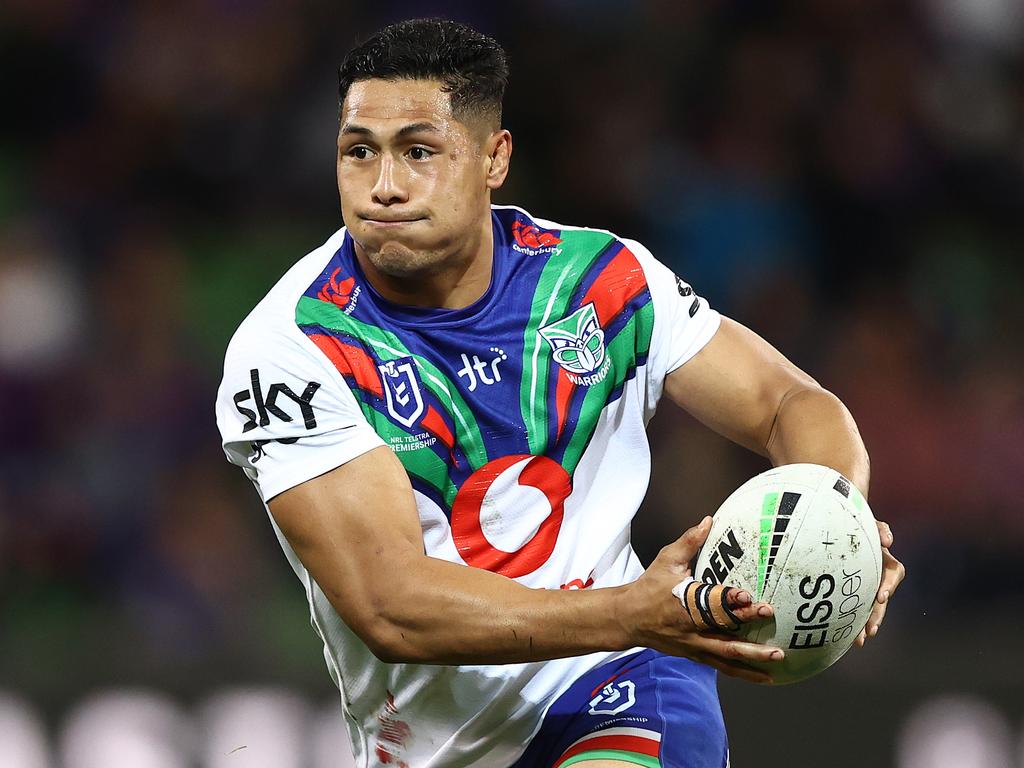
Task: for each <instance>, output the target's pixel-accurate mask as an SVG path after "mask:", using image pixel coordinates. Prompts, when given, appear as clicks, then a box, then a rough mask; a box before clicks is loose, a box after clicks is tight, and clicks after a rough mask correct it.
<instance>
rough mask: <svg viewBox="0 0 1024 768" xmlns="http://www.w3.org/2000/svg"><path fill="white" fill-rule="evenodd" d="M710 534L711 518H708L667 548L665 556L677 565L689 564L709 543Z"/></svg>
mask: <svg viewBox="0 0 1024 768" xmlns="http://www.w3.org/2000/svg"><path fill="white" fill-rule="evenodd" d="M710 532H711V517H710V516H708V517H705V518H704V519H703V520H701V521H700V522H699V523H697V525H695V526H693V528H690V529H688V530H687V531H686V533H684V534H683V535H682V536H680V537H679V538H678V539H676V540H675V541H674V542H672V543H671V544H669V545H668V546H667V547H665V550H666V552H665V554H666V555H668V556H669V558H670V559H671V560H674V561H675V562H677V563H681V564H684V565H685V564H688V563H689V562H690V561H691V560H692V559H693V558H694V555H696V554H697V552H699V551H700V548H701V546H702V545H703V544H704V542H705V541H707V538H708V534H709V533H710Z"/></svg>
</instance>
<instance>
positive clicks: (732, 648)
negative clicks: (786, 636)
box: [693, 634, 786, 664]
mask: <svg viewBox="0 0 1024 768" xmlns="http://www.w3.org/2000/svg"><path fill="white" fill-rule="evenodd" d="M693 645H694V647H695V648H696V649H697V651H699V652H700V653H704V654H706V655H708V656H714V657H715V658H717V659H720V660H721V661H728V662H731V661H738V662H741V663H749V662H757V663H759V664H774V663H777V662H780V661H782V660H783V659H784V658H785V657H786V655H785V653H783V651H782V649H781V648H776V647H774V646H771V645H762V644H761V643H748V642H746V641H744V640H737V639H735V638H733V637H731V636H729V635H711V634H703V635H699V636H698V637H696V638H695V639H694V641H693Z"/></svg>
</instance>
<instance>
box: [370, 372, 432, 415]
mask: <svg viewBox="0 0 1024 768" xmlns="http://www.w3.org/2000/svg"><path fill="white" fill-rule="evenodd" d="M377 369H378V370H379V371H380V377H381V383H382V384H383V385H384V398H385V400H386V402H387V406H388V413H390V414H391V416H392V417H393V418H394V420H395V421H397V422H398V423H399V424H401V425H402V426H403V427H405V428H407V429H408V428H410V427H412V425H413V424H415V423H416V422H417V421H418V420H419V418H420V417H421V416H422V415H423V411H424V410H425V409H424V407H423V395H421V394H420V383H419V379H418V378H417V377H416V363H415V362H414V361H413V359H412V358H411V357H403V358H400V359H398V360H388V361H387V362H386V363H383V364H382V365H379V366H377Z"/></svg>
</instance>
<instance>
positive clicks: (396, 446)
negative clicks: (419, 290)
mask: <svg viewBox="0 0 1024 768" xmlns="http://www.w3.org/2000/svg"><path fill="white" fill-rule="evenodd" d="M492 219H493V227H494V265H493V274H492V280H491V285H490V287H489V289H488V290H487V292H486V293H485V294H484V296H483V297H481V298H480V300H479V301H477V302H475V303H474V304H472V305H471V306H469V307H466V308H463V309H457V310H437V309H424V308H413V307H400V306H397V305H394V304H392V303H391V302H388V301H387V300H385V299H383V298H382V297H381V296H379V295H378V294H377V293H376V292H375V291H374V289H373V287H372V286H371V285H370V284H369V282H368V281H367V280H366V278H365V276H364V275H363V273H362V272H361V270H360V268H359V265H358V262H357V261H356V259H355V256H354V253H353V249H352V240H351V237H349V236H348V235H347V233H346V231H345V230H344V229H342V230H341V231H339V232H337V233H336V234H335V235H334V236H333V237H331V238H330V240H328V241H327V242H326V243H325V244H324V245H323V246H321V247H320V248H317V249H316V250H315V251H313V252H312V253H310V254H309V255H307V256H306V257H305V258H303V259H302V260H301V261H299V262H298V263H297V264H296V265H295V266H294V267H292V268H291V269H290V270H289V271H288V273H287V274H285V276H284V277H283V278H282V279H281V280H280V281H279V282H278V283H277V285H276V286H274V288H273V289H271V291H270V293H268V294H267V296H266V298H264V299H263V300H262V301H261V302H260V303H259V304H258V305H257V306H256V308H255V309H254V310H253V311H252V313H251V314H250V315H249V316H248V317H247V318H246V319H245V321H244V322H243V323H242V325H241V327H240V328H239V329H238V331H237V332H236V334H235V336H234V338H233V339H232V340H231V343H230V345H229V347H228V351H227V356H226V360H225V368H224V379H223V382H222V384H221V387H220V391H219V394H218V400H217V422H218V425H219V427H220V431H221V434H222V436H223V441H224V450H225V452H226V453H227V456H228V458H229V460H230V461H231V462H232V463H234V464H237V465H238V466H240V467H242V469H243V470H244V471H245V473H246V475H247V476H248V477H249V478H250V479H251V480H252V482H253V483H254V485H255V486H256V489H257V491H258V492H259V494H260V497H261V498H262V499H263V501H264V502H265V503H266V502H268V501H269V500H270V499H272V498H273V497H274V496H276V495H277V494H280V493H281V492H283V491H286V490H288V489H289V488H292V487H294V486H296V485H298V484H300V483H303V482H305V481H307V480H309V479H311V478H314V477H316V476H318V475H321V474H323V473H325V472H328V471H330V470H331V469H334V468H336V467H338V466H340V465H342V464H344V463H345V462H347V461H349V460H351V459H353V458H355V457H357V456H359V455H361V454H363V453H365V452H366V451H369V450H371V449H373V448H376V447H378V446H382V445H387V446H390V447H391V448H392V450H394V451H395V453H396V455H397V456H398V457H399V459H400V460H401V461H402V463H403V465H404V466H405V469H406V471H407V473H408V475H409V479H410V481H411V484H412V487H413V493H414V495H415V500H416V504H417V507H418V511H419V518H420V524H421V526H422V530H423V541H424V545H425V548H426V553H427V554H428V555H429V556H431V557H436V558H441V559H443V560H448V561H450V562H453V563H459V564H463V565H466V566H470V567H477V568H484V569H487V570H491V571H494V572H496V573H499V574H503V575H505V576H506V577H508V578H512V579H515V580H516V581H518V582H519V583H521V584H524V585H526V586H528V587H533V588H538V589H585V588H597V587H611V586H618V585H622V584H626V583H629V582H631V581H634V580H635V579H636V578H637V577H638V576H639V575H640V574H641V573H642V571H643V569H642V566H641V565H640V563H639V561H638V560H637V557H636V555H635V554H634V552H633V549H632V547H631V546H630V523H631V520H632V518H633V515H634V514H635V512H636V510H637V508H638V507H639V506H640V503H641V501H642V500H643V497H644V494H645V493H646V491H647V484H648V480H649V477H650V449H649V446H648V442H647V434H646V425H647V422H648V420H649V419H650V417H651V416H652V415H653V413H654V408H655V405H656V404H657V402H658V400H659V398H660V396H661V391H662V385H663V382H664V379H665V376H666V375H667V374H668V373H669V372H671V371H673V370H674V369H676V368H678V367H679V366H681V365H682V364H683V363H685V362H686V361H687V360H689V359H690V358H691V357H692V356H693V355H695V354H696V353H697V352H698V351H699V350H700V349H701V348H702V347H703V346H704V345H705V344H706V343H707V342H708V341H709V340H710V339H711V337H712V336H713V335H714V333H715V331H716V330H717V328H718V326H719V321H720V319H719V315H718V314H717V313H716V312H715V311H714V310H712V309H711V308H709V307H708V305H707V303H706V302H705V301H704V300H703V299H700V298H698V297H697V296H695V295H694V293H693V291H692V290H691V288H690V286H688V285H687V284H686V283H684V282H683V281H682V280H680V279H679V278H678V277H676V276H675V275H674V274H672V272H671V271H670V270H669V269H667V268H666V267H665V266H663V265H662V264H660V263H659V262H658V261H656V260H655V259H654V257H653V256H652V255H651V254H650V253H649V252H648V251H647V250H646V249H645V248H644V247H643V246H641V245H640V244H639V243H636V242H633V241H629V240H621V239H619V238H616V237H615V236H613V235H611V234H610V233H608V232H604V231H600V230H592V229H583V228H575V227H567V226H563V225H560V224H556V223H553V222H547V221H542V220H534V219H532V218H531V217H530V216H529V215H528V214H527V213H525V212H524V211H522V210H520V209H518V208H511V207H503V206H495V207H494V208H493V210H492ZM271 522H272V523H273V519H272V518H271ZM274 530H275V532H276V533H277V537H278V540H279V541H280V543H281V547H282V548H283V549H284V552H285V555H286V556H287V557H288V559H289V561H290V562H291V565H292V567H293V568H294V570H295V573H296V574H297V575H298V577H299V579H300V580H301V581H302V583H303V585H304V587H305V590H306V597H307V599H308V601H309V606H310V614H311V618H312V622H313V625H314V626H315V628H316V630H317V631H318V632H319V634H320V636H321V637H322V639H323V642H324V655H325V658H326V660H327V665H328V668H329V669H330V672H331V675H332V677H333V678H334V681H335V682H336V683H337V685H338V687H339V689H340V690H341V692H342V699H343V709H344V716H345V718H346V722H347V725H348V729H349V734H350V737H351V740H352V744H353V748H354V750H355V756H356V763H357V765H359V766H386V765H390V766H399V765H407V766H415V767H416V768H433V767H434V766H448V765H451V766H455V765H457V766H466V767H471V766H480V768H484V767H485V766H486V768H494V766H501V765H508V764H511V763H512V762H514V761H515V760H516V758H517V757H518V756H519V755H520V754H521V753H522V751H523V749H524V748H525V745H526V744H527V743H528V742H529V741H530V739H531V737H532V736H533V734H534V733H535V732H536V730H537V728H539V726H540V723H541V720H542V718H543V715H544V713H545V711H546V708H547V706H548V705H549V704H550V703H551V702H552V701H553V700H554V699H555V698H557V697H558V695H559V694H560V693H562V692H563V691H564V690H565V689H566V688H567V687H568V686H569V684H570V683H571V682H572V681H573V680H575V679H576V678H577V677H578V676H579V675H581V674H582V673H583V672H585V671H586V670H589V669H590V668H592V667H594V666H596V665H597V664H600V663H602V662H604V661H607V660H609V659H610V658H612V657H613V656H614V655H615V654H613V653H611V652H609V653H595V654H590V655H588V656H581V657H574V658H567V659H557V660H554V661H546V662H536V663H528V664H494V665H475V666H458V667H453V666H431V665H417V664H385V663H382V662H381V661H379V660H378V659H377V658H376V657H375V656H374V655H373V654H372V653H371V652H370V650H369V649H368V648H367V646H366V645H365V644H364V643H363V641H362V640H360V639H359V637H358V636H357V635H356V634H355V633H354V632H353V631H352V630H351V629H349V627H348V626H346V625H345V622H344V621H343V620H342V619H341V618H340V617H339V615H338V614H337V612H336V611H335V610H334V608H333V607H332V606H331V604H330V602H329V601H328V599H327V598H326V597H325V595H324V593H323V592H322V591H321V589H320V587H319V586H318V585H317V584H316V582H315V581H314V580H313V579H312V578H311V577H310V575H309V573H308V572H307V571H306V569H305V568H304V567H303V565H302V563H301V562H300V561H299V559H298V558H297V557H296V555H295V553H294V551H293V550H292V548H291V547H290V546H289V544H288V542H287V540H286V539H285V538H284V536H283V535H282V534H281V532H280V530H279V529H278V528H277V526H276V525H275V526H274ZM384 576H385V574H382V577H384ZM493 610H495V611H500V610H501V606H494V608H493Z"/></svg>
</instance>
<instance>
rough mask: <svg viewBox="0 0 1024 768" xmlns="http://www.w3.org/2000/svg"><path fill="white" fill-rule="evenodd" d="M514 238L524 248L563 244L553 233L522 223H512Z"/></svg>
mask: <svg viewBox="0 0 1024 768" xmlns="http://www.w3.org/2000/svg"><path fill="white" fill-rule="evenodd" d="M512 236H513V237H514V238H515V239H516V243H517V244H518V245H520V246H522V247H523V248H546V247H548V246H551V245H558V244H559V243H560V242H562V239H561V238H560V237H556V236H555V235H553V234H552V233H551V232H545V231H543V230H540V229H537V227H535V226H534V225H533V224H523V222H521V221H515V222H513V223H512Z"/></svg>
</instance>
